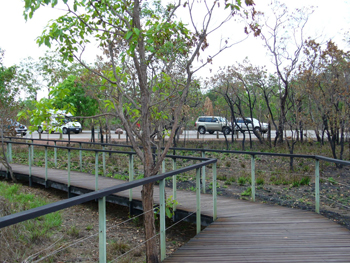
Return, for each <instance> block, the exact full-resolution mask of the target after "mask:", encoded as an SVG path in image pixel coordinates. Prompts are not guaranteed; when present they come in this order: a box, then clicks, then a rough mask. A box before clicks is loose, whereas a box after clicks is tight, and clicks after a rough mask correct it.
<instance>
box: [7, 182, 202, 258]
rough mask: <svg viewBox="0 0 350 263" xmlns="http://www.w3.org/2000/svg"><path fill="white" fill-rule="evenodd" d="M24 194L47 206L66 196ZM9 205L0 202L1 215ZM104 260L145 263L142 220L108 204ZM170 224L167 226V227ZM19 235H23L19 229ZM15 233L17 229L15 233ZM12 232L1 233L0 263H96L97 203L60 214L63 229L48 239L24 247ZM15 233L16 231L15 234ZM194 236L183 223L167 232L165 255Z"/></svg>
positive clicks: (29, 190)
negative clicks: (37, 199) (45, 203)
mask: <svg viewBox="0 0 350 263" xmlns="http://www.w3.org/2000/svg"><path fill="white" fill-rule="evenodd" d="M22 191H23V192H24V193H32V194H34V195H37V196H41V197H43V198H45V199H47V200H49V202H55V201H59V200H62V199H65V198H66V197H67V196H66V193H64V192H61V191H58V190H54V189H42V188H39V187H27V186H23V187H22ZM8 205H9V204H8V203H7V201H6V200H5V199H4V198H0V207H2V209H1V210H2V211H1V212H2V215H4V214H3V213H4V211H7V210H8V209H6V207H7V206H8ZM107 220H108V221H107V243H108V244H107V254H108V256H107V259H108V261H109V262H144V260H145V248H144V245H143V243H144V241H145V238H144V234H143V223H142V217H137V218H134V219H131V218H130V217H129V214H128V209H127V208H125V207H121V206H118V205H114V204H107ZM169 225H170V224H167V227H168V226H169ZM19 228H20V231H19V232H21V231H23V232H24V231H25V230H24V229H21V227H19ZM17 230H18V229H17ZM10 232H15V231H14V229H13V228H11V227H7V228H4V229H3V230H1V232H0V233H1V235H0V236H1V238H0V245H1V247H2V248H1V253H0V262H3V263H5V262H98V208H97V203H96V202H89V203H86V204H83V205H77V206H74V207H72V208H70V209H65V210H63V211H62V225H61V227H59V228H57V229H54V230H53V234H52V236H51V237H49V238H47V237H44V238H41V237H38V238H37V239H36V240H35V241H34V242H30V243H27V242H26V241H25V240H22V239H21V238H20V237H19V236H18V235H17V236H13V235H12V234H11V233H10ZM17 233H18V231H17ZM194 235H195V226H193V225H192V224H189V223H186V222H183V223H179V224H178V225H176V226H174V227H173V228H171V229H169V230H167V254H171V253H172V252H174V251H175V250H176V249H177V248H178V247H180V246H182V245H183V244H185V243H186V242H188V240H189V239H190V238H191V237H193V236H194Z"/></svg>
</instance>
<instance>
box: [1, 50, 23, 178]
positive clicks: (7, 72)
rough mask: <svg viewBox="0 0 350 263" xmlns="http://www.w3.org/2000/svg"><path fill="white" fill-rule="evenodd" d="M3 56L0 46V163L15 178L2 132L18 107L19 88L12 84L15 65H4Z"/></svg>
mask: <svg viewBox="0 0 350 263" xmlns="http://www.w3.org/2000/svg"><path fill="white" fill-rule="evenodd" d="M4 56H5V51H4V50H2V49H1V48H0V136H1V155H0V163H1V164H2V165H3V166H4V167H5V168H6V169H7V170H8V171H9V172H10V175H11V178H12V179H13V180H15V178H14V176H13V172H12V168H11V165H10V164H9V161H8V158H7V155H6V152H5V142H4V133H5V131H8V130H9V127H11V126H9V125H10V124H11V120H13V119H14V117H15V116H16V110H17V107H18V104H17V102H16V97H17V96H18V93H19V89H18V88H17V87H16V86H13V80H14V78H15V76H16V66H11V67H5V66H4V65H3V58H4Z"/></svg>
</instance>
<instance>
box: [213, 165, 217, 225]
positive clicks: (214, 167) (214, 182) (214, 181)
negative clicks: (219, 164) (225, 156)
mask: <svg viewBox="0 0 350 263" xmlns="http://www.w3.org/2000/svg"><path fill="white" fill-rule="evenodd" d="M216 177H217V174H216V163H213V220H214V221H215V220H216V218H217V215H218V212H217V199H218V197H217V188H216Z"/></svg>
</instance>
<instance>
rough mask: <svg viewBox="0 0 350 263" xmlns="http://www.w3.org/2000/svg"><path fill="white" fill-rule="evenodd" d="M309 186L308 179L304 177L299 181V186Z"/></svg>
mask: <svg viewBox="0 0 350 263" xmlns="http://www.w3.org/2000/svg"><path fill="white" fill-rule="evenodd" d="M309 184H310V177H304V178H302V179H301V180H300V185H309Z"/></svg>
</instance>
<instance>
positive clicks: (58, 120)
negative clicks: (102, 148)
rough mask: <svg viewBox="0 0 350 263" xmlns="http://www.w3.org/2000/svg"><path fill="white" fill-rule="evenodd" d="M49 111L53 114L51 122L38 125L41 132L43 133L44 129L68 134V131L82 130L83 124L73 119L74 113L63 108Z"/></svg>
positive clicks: (76, 131) (77, 131)
mask: <svg viewBox="0 0 350 263" xmlns="http://www.w3.org/2000/svg"><path fill="white" fill-rule="evenodd" d="M49 112H50V114H51V116H50V122H49V123H45V122H43V123H42V124H41V125H40V126H38V132H39V133H42V132H43V131H44V130H47V131H49V132H50V133H54V132H62V133H63V134H67V133H68V132H69V133H70V132H74V133H79V132H82V128H81V124H80V123H79V122H77V121H73V120H72V117H73V115H72V114H70V113H66V112H65V111H63V110H49Z"/></svg>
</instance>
